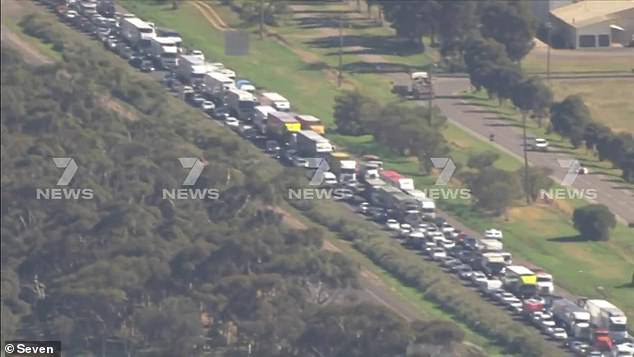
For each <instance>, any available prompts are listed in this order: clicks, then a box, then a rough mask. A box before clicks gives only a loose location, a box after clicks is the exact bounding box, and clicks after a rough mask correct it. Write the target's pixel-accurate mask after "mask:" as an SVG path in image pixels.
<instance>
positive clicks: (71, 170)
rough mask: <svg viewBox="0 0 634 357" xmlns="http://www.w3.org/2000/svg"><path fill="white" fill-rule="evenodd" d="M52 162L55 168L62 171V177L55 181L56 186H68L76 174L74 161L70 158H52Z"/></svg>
mask: <svg viewBox="0 0 634 357" xmlns="http://www.w3.org/2000/svg"><path fill="white" fill-rule="evenodd" d="M53 162H54V163H55V166H57V168H60V169H64V172H63V173H62V176H61V177H60V178H59V180H57V186H68V184H69V183H70V181H71V180H72V179H73V177H74V176H75V173H76V172H77V164H76V163H75V160H74V159H73V158H71V157H54V158H53Z"/></svg>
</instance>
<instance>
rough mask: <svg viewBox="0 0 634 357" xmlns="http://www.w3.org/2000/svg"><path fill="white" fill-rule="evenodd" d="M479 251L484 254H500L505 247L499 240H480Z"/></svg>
mask: <svg viewBox="0 0 634 357" xmlns="http://www.w3.org/2000/svg"><path fill="white" fill-rule="evenodd" d="M477 248H478V250H480V251H482V252H485V253H486V252H500V251H501V250H502V249H504V245H503V244H502V242H500V241H499V240H497V239H480V240H479V241H478V242H477Z"/></svg>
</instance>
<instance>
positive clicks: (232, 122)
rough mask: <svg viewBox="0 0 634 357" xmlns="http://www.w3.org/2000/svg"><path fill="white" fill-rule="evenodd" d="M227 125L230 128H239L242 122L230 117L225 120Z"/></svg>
mask: <svg viewBox="0 0 634 357" xmlns="http://www.w3.org/2000/svg"><path fill="white" fill-rule="evenodd" d="M225 125H227V126H228V127H230V128H237V127H239V126H240V122H239V121H238V119H236V118H234V117H228V118H227V119H225Z"/></svg>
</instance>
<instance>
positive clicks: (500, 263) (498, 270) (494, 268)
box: [479, 252, 506, 277]
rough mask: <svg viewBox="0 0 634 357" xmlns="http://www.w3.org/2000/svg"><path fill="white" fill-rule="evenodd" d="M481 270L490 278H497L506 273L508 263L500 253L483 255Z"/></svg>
mask: <svg viewBox="0 0 634 357" xmlns="http://www.w3.org/2000/svg"><path fill="white" fill-rule="evenodd" d="M479 268H481V269H482V271H483V272H484V273H485V274H486V275H487V276H489V277H490V276H497V275H500V274H503V273H504V270H505V268H506V262H505V260H504V257H503V256H502V255H501V254H499V253H494V252H490V253H482V256H481V258H480V266H479Z"/></svg>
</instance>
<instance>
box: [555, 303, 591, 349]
mask: <svg viewBox="0 0 634 357" xmlns="http://www.w3.org/2000/svg"><path fill="white" fill-rule="evenodd" d="M551 311H552V313H553V318H554V319H555V322H557V323H559V324H561V325H562V326H563V327H564V328H565V329H566V331H567V332H568V335H570V336H572V337H574V338H576V339H579V340H585V341H590V339H591V338H592V329H591V328H590V313H589V312H588V311H586V310H585V309H583V308H582V307H580V306H579V305H577V304H575V303H574V302H572V301H570V300H568V299H564V298H561V299H556V300H554V301H553V302H552V304H551Z"/></svg>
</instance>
